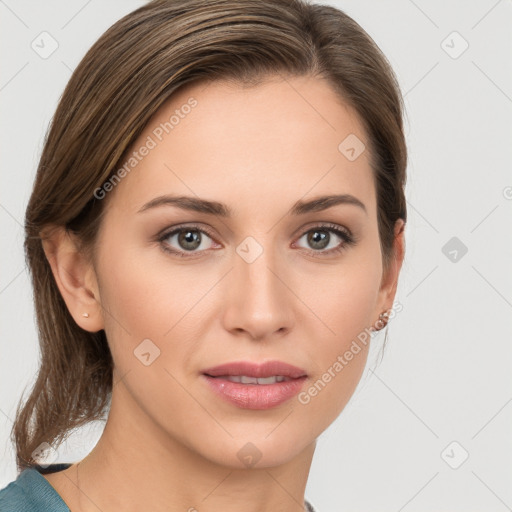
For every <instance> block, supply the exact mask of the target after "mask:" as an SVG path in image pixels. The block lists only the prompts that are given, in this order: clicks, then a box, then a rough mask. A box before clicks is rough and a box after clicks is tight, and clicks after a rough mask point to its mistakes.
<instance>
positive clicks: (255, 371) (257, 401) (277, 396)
mask: <svg viewBox="0 0 512 512" xmlns="http://www.w3.org/2000/svg"><path fill="white" fill-rule="evenodd" d="M201 373H202V375H201V378H202V379H203V380H205V381H206V383H207V384H208V386H209V388H210V389H211V390H212V391H213V392H214V393H215V394H217V396H220V397H221V398H223V399H224V400H226V401H227V402H230V403H231V404H233V405H235V406H237V407H239V408H242V409H254V410H263V409H270V408H272V407H277V406H278V405H280V404H282V403H284V402H286V401H287V400H289V399H290V398H292V397H293V396H295V395H296V394H297V393H299V391H300V390H301V388H302V387H303V385H304V382H305V380H306V379H307V374H306V372H305V370H303V369H302V368H298V367H297V366H293V365H291V364H288V363H284V362H282V361H266V362H264V363H253V362H251V361H236V362H231V363H225V364H222V365H219V366H215V367H212V368H207V369H205V370H203V371H202V372H201ZM237 375H238V376H239V375H245V376H247V377H261V378H264V377H271V376H273V375H282V376H284V377H287V380H285V381H282V382H276V383H274V384H243V383H239V382H231V381H229V380H227V379H225V378H223V377H225V376H237Z"/></svg>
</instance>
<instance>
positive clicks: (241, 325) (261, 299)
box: [223, 239, 297, 341]
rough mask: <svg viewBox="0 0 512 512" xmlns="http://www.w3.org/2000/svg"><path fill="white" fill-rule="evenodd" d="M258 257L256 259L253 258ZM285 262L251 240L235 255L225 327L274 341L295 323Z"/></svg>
mask: <svg viewBox="0 0 512 512" xmlns="http://www.w3.org/2000/svg"><path fill="white" fill-rule="evenodd" d="M253 258H255V259H253ZM284 263H285V262H284V260H283V259H281V260H280V259H279V257H278V256H276V254H275V252H274V251H272V250H270V249H263V244H262V243H261V242H255V240H254V239H252V240H251V239H249V240H248V241H247V242H246V244H245V245H244V243H242V244H240V246H239V247H238V248H237V252H236V253H234V255H233V269H232V270H231V272H230V273H229V275H228V276H227V279H226V280H225V283H224V286H225V296H226V300H225V301H224V309H223V323H224V328H225V329H226V330H228V331H229V332H231V333H233V334H235V335H237V336H239V337H240V336H243V335H245V337H247V338H249V339H251V340H255V341H264V340H270V339H275V338H276V337H280V336H283V335H284V334H286V333H287V332H289V331H290V330H291V329H292V327H293V323H294V311H293V302H294V301H296V300H297V299H296V298H295V296H294V294H293V292H292V290H290V289H289V287H288V286H287V284H286V283H287V274H289V272H287V271H286V269H285V266H286V265H285V264H284Z"/></svg>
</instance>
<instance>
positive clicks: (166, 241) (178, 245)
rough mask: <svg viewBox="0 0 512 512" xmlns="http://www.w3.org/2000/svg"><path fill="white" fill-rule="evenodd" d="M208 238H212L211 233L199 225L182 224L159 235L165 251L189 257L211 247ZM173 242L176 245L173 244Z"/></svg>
mask: <svg viewBox="0 0 512 512" xmlns="http://www.w3.org/2000/svg"><path fill="white" fill-rule="evenodd" d="M208 239H209V240H212V238H211V235H210V234H209V233H208V232H207V231H206V230H205V229H201V228H199V227H197V226H181V227H175V228H173V229H172V231H167V232H165V233H164V234H163V235H161V236H160V237H159V239H158V241H159V242H160V243H161V246H162V249H163V250H164V251H167V252H170V253H172V254H176V255H177V256H181V257H188V256H192V255H194V254H196V253H199V252H202V251H205V250H208V249H211V248H212V247H211V244H210V246H209V244H208ZM173 244H175V245H174V246H173ZM187 253H188V254H187Z"/></svg>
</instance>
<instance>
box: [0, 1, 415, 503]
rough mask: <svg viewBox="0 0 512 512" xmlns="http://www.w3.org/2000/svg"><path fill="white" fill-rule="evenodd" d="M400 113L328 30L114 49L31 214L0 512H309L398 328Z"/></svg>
mask: <svg viewBox="0 0 512 512" xmlns="http://www.w3.org/2000/svg"><path fill="white" fill-rule="evenodd" d="M402 110H403V105H402V98H401V96H400V91H399V88H398V85H397V82H396V79H395V77H394V74H393V72H392V70H391V68H390V66H389V64H388V62H387V60H386V59H385V57H384V56H383V54H382V53H381V52H380V50H379V49H378V47H377V46H376V45H375V43H374V42H373V41H372V40H371V38H370V37H369V36H368V35H367V34H366V33H365V32H364V30H363V29H362V28H361V27H360V26H359V25H358V24H357V23H355V22H354V21H353V20H352V19H351V18H349V17H348V16H347V15H346V14H344V13H343V12H341V11H339V10H337V9H335V8H333V7H327V6H321V5H313V4H310V3H306V2H303V1H301V0H294V1H290V0H279V1H275V0H264V1H258V2H254V1H252V0H242V1H238V0H237V1H234V0H219V1H214V2H204V1H198V0H157V1H153V2H149V3H148V4H147V5H145V6H143V7H141V8H139V9H137V10H136V11H134V12H132V13H130V14H128V15H127V16H125V17H124V18H123V19H121V20H120V21H119V22H117V23H116V24H114V25H113V26H112V27H111V28H110V29H109V30H107V32H106V33H105V34H104V35H103V36H102V37H101V38H100V39H99V40H98V41H97V43H96V44H94V45H93V47H92V48H91V49H90V51H89V52H88V53H87V55H86V56H85V57H84V59H83V60H82V62H81V63H80V65H79V66H78V67H77V69H76V70H75V72H74V73H73V75H72V77H71V79H70V81H69V84H68V86H67V88H66V90H65V92H64V94H63V96H62V98H61V100H60V103H59V105H58V108H57V111H56V114H55V117H54V119H53V122H52V125H51V127H50V130H49V134H48V137H47V140H46V142H45V146H44V149H43V153H42V156H41V161H40V164H39V168H38V172H37V176H36V180H35V184H34V189H33V192H32V196H31V198H30V201H29V204H28V207H27V212H26V241H25V249H26V254H27V258H28V263H29V265H30V269H31V272H32V278H33V286H34V298H35V305H36V312H37V320H38V325H39V336H40V346H41V358H42V360H41V367H40V371H39V374H38V378H37V381H36V383H35V385H34V389H33V390H32V393H31V395H30V396H29V398H28V400H27V401H26V403H24V404H23V405H21V404H20V407H19V408H18V411H17V416H16V422H15V425H14V428H13V436H14V440H15V445H16V456H17V465H18V469H19V471H20V472H21V473H20V475H19V476H18V478H17V480H16V481H15V482H11V483H10V484H9V485H8V486H7V487H6V488H4V489H3V490H2V491H0V505H1V506H0V509H2V510H4V509H5V510H24V511H25V510H46V509H48V510H53V511H65V510H72V511H73V512H75V511H79V512H88V511H93V510H95V511H97V510H101V511H103V512H109V511H113V510H126V511H128V510H148V509H149V510H152V511H164V510H165V511H169V510H171V511H174V510H176V511H177V510H188V511H195V510H197V511H202V510H211V511H217V510H218V511H220V510H222V511H230V510H244V511H249V512H250V511H271V510H272V511H274V510H280V511H284V512H288V511H289V512H292V511H297V510H303V509H304V510H314V508H313V506H312V505H311V503H309V502H308V501H307V500H306V499H305V496H304V494H305V488H306V483H307V478H308V473H309V469H310V466H311V462H312V457H313V454H314V450H315V444H316V439H317V438H318V436H319V435H320V434H321V433H322V432H323V431H324V430H325V429H327V427H328V426H329V425H330V424H331V423H332V422H333V421H334V420H335V419H336V418H337V417H338V415H339V414H340V413H341V411H342V410H343V408H344V407H345V405H346V404H347V402H348V401H349V399H350V397H351V395H352V393H353V392H354V390H355V388H356V386H357V383H358V382H359V379H360V377H361V374H362V372H363V370H364V367H365V363H366V358H367V354H368V349H369V345H370V339H371V335H372V333H373V332H374V331H378V330H380V329H382V328H384V326H385V325H386V323H387V321H388V319H389V318H390V316H391V314H392V308H393V301H394V297H395V293H396V288H397V281H398V277H399V272H400V268H401V265H402V261H403V257H404V243H405V242H404V225H405V221H406V202H405V196H404V187H405V169H406V145H405V140H404V134H403V127H402ZM106 414H108V420H107V423H106V427H105V430H104V432H103V434H102V436H101V438H100V440H99V442H98V444H97V445H96V446H95V447H94V449H93V450H92V451H91V452H90V453H89V455H88V456H87V457H85V458H84V459H83V460H81V461H79V462H78V463H73V464H68V463H60V464H59V463H55V464H49V465H48V464H44V463H42V462H43V459H44V456H46V459H48V457H50V458H51V456H52V453H54V451H55V449H56V447H57V446H58V445H59V443H60V442H61V441H62V440H63V439H65V437H66V435H68V434H69V433H70V431H71V430H72V429H74V428H77V427H80V426H82V425H84V424H86V423H87V422H90V421H92V420H97V419H101V418H103V417H104V416H105V415H106Z"/></svg>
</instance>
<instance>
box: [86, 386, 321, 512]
mask: <svg viewBox="0 0 512 512" xmlns="http://www.w3.org/2000/svg"><path fill="white" fill-rule="evenodd" d="M115 389H116V392H117V394H118V395H121V394H122V393H123V391H122V389H121V386H119V385H117V386H116V387H115ZM125 392H126V390H125ZM116 398H118V396H114V394H113V397H112V405H111V409H110V413H109V418H108V421H107V424H106V426H105V429H104V431H103V434H102V436H101V438H100V440H99V442H98V444H97V445H96V446H95V447H94V449H93V450H92V451H91V453H90V454H89V455H88V456H87V457H86V458H85V459H83V460H82V461H81V462H80V465H79V468H78V483H79V486H80V489H81V493H80V498H79V499H80V502H79V503H80V508H81V511H80V512H89V511H95V512H97V511H98V510H101V511H102V512H113V511H117V510H124V511H126V512H132V511H133V512H135V511H137V510H145V509H148V508H150V509H151V510H152V512H164V511H165V512H169V511H188V512H201V511H202V510H212V511H217V510H219V511H220V510H222V511H223V512H234V511H237V512H239V511H240V510H244V511H245V512H270V511H275V510H280V511H282V512H302V511H303V510H304V508H303V507H304V493H305V488H306V483H307V478H308V474H309V469H310V466H311V462H312V458H313V453H314V450H315V444H316V443H315V442H313V443H311V444H310V445H308V446H306V447H305V448H304V450H303V451H302V452H300V453H299V454H298V455H296V456H295V457H294V458H293V459H292V460H289V461H287V462H285V463H281V464H278V465H267V467H257V466H258V465H257V464H256V465H255V466H254V467H243V466H242V467H240V464H238V465H235V463H233V465H223V464H219V463H217V462H215V461H212V460H209V459H207V458H206V457H204V456H202V455H201V454H199V453H197V452H196V451H194V450H193V449H192V447H188V446H187V445H186V440H178V439H175V438H173V436H170V435H169V433H168V432H164V431H163V430H162V429H161V428H160V427H159V426H157V425H155V424H154V422H152V421H150V418H148V416H147V415H146V414H145V413H144V412H143V411H141V410H140V409H139V410H138V413H137V414H135V413H134V411H133V410H131V409H130V410H129V411H127V410H126V407H127V405H133V403H132V404H130V401H129V400H126V399H125V398H126V397H123V400H122V401H119V403H122V404H124V405H123V407H119V406H118V401H117V400H116ZM124 418H131V421H128V422H127V421H126V420H125V419H124ZM176 421H178V420H176ZM213 439H214V438H213ZM212 442H214V440H212ZM243 444H244V443H242V445H243ZM234 445H237V443H236V442H235V443H234ZM77 499H78V498H77Z"/></svg>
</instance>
